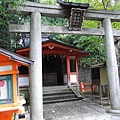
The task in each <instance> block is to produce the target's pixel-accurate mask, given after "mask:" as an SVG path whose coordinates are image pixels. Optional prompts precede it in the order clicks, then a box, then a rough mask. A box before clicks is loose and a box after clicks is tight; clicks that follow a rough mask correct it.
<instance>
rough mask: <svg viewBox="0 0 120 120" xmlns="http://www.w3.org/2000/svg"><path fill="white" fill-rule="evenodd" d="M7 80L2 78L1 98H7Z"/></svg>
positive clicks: (0, 84)
mask: <svg viewBox="0 0 120 120" xmlns="http://www.w3.org/2000/svg"><path fill="white" fill-rule="evenodd" d="M7 97H8V96H7V81H6V80H0V100H2V99H3V100H4V99H7Z"/></svg>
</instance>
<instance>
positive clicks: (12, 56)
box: [0, 48, 34, 65]
mask: <svg viewBox="0 0 120 120" xmlns="http://www.w3.org/2000/svg"><path fill="white" fill-rule="evenodd" d="M0 54H3V55H5V56H7V57H9V59H10V60H14V61H17V62H20V63H24V64H27V65H31V64H33V63H34V62H33V61H32V60H30V59H28V58H26V57H23V56H20V55H18V54H16V53H13V52H10V51H8V50H5V49H3V48H0Z"/></svg>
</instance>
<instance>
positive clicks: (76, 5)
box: [57, 0, 89, 9]
mask: <svg viewBox="0 0 120 120" xmlns="http://www.w3.org/2000/svg"><path fill="white" fill-rule="evenodd" d="M57 2H58V3H59V4H60V5H61V6H65V7H67V8H68V7H69V8H81V9H88V7H89V3H74V2H65V1H62V0H57Z"/></svg>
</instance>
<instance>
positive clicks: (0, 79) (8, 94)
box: [0, 75, 13, 104]
mask: <svg viewBox="0 0 120 120" xmlns="http://www.w3.org/2000/svg"><path fill="white" fill-rule="evenodd" d="M12 84H13V83H12V75H7V76H0V104H7V103H12V102H13V85H12Z"/></svg>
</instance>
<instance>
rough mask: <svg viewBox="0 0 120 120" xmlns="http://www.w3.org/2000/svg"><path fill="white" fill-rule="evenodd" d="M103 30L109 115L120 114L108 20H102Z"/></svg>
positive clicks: (114, 55) (119, 98) (118, 92)
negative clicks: (109, 104) (108, 91)
mask: <svg viewBox="0 0 120 120" xmlns="http://www.w3.org/2000/svg"><path fill="white" fill-rule="evenodd" d="M103 27H104V30H105V39H104V41H105V50H106V63H107V73H108V83H109V89H110V103H111V109H110V110H109V112H111V113H120V84H119V76H118V66H117V59H116V54H115V46H114V39H113V32H112V25H111V20H110V18H105V19H104V20H103Z"/></svg>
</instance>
